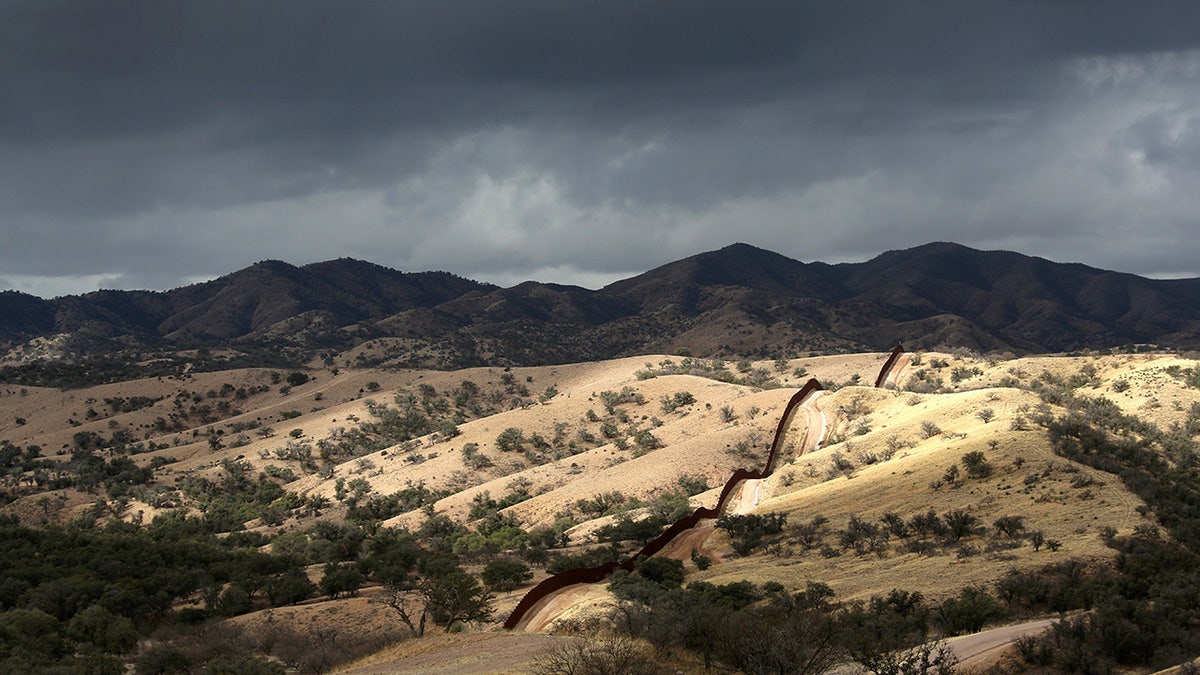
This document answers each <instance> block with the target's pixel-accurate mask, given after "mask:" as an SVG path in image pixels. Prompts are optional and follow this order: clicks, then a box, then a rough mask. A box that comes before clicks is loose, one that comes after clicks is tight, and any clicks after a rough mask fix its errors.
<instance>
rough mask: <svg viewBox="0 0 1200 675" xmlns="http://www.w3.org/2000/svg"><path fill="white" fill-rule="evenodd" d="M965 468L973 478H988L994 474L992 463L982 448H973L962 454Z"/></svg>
mask: <svg viewBox="0 0 1200 675" xmlns="http://www.w3.org/2000/svg"><path fill="white" fill-rule="evenodd" d="M962 465H963V468H965V469H966V470H967V475H968V476H970V477H971V478H987V477H988V476H990V475H992V465H991V464H989V463H988V461H987V457H986V456H985V455H984V454H983V451H981V450H972V451H971V452H968V453H966V454H965V455H963V456H962Z"/></svg>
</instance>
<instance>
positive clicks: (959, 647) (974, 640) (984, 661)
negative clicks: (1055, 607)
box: [946, 619, 1057, 669]
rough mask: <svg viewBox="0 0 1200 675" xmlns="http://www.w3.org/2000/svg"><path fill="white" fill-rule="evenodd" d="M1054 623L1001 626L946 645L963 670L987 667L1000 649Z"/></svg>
mask: <svg viewBox="0 0 1200 675" xmlns="http://www.w3.org/2000/svg"><path fill="white" fill-rule="evenodd" d="M1055 621H1057V619H1042V620H1040V621H1030V622H1027V623H1019V624H1016V625H1015V626H1001V627H1000V628H993V629H992V630H985V631H983V632H982V633H975V634H974V635H963V636H960V637H956V638H952V639H950V640H947V642H946V643H947V644H948V645H949V646H950V649H952V650H954V655H955V656H956V657H958V663H959V666H960V667H962V668H964V669H973V668H976V667H987V666H988V665H989V664H990V661H991V660H992V659H993V658H995V657H996V656H997V655H998V652H999V650H1000V649H1002V648H1004V647H1007V646H1008V645H1009V644H1011V643H1013V642H1015V641H1016V640H1017V638H1020V637H1023V636H1026V635H1036V634H1038V633H1041V632H1042V631H1045V630H1046V629H1047V628H1049V627H1050V626H1051V625H1052V624H1053V623H1054V622H1055Z"/></svg>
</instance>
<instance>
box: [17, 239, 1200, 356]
mask: <svg viewBox="0 0 1200 675" xmlns="http://www.w3.org/2000/svg"><path fill="white" fill-rule="evenodd" d="M49 336H65V338H66V339H67V340H68V342H69V343H70V344H71V345H72V349H71V353H72V354H73V355H75V356H86V355H88V354H92V353H101V352H113V351H122V350H124V351H128V350H130V349H133V350H138V349H169V348H183V347H201V346H203V347H228V348H234V349H248V348H268V349H280V348H284V347H286V348H289V349H292V350H295V351H296V352H297V353H313V352H317V351H332V352H338V351H341V350H346V349H350V348H353V347H354V346H355V345H359V344H362V343H364V342H366V341H369V340H373V339H376V338H399V339H401V340H402V343H401V344H393V345H392V346H391V347H390V350H389V351H388V353H387V354H386V355H377V356H373V357H371V358H372V359H374V360H373V361H372V363H376V364H377V363H390V364H394V365H411V366H426V367H428V366H432V367H461V366H470V365H481V364H485V363H486V364H513V365H518V364H530V363H564V362H572V361H588V360H596V359H606V358H612V357H617V356H623V355H630V354H637V353H652V352H660V353H661V352H667V353H674V352H676V351H679V350H684V349H686V350H689V351H690V352H692V353H694V354H696V355H702V356H710V357H732V356H739V357H741V356H745V357H755V356H759V357H768V356H776V355H785V354H797V353H808V352H813V351H816V352H837V351H850V350H856V351H857V350H887V349H891V348H892V347H893V346H895V345H896V344H897V343H900V342H903V343H904V344H905V345H906V346H908V347H909V348H912V349H930V348H935V347H938V346H959V347H966V348H970V349H975V350H979V351H1011V352H1014V353H1038V352H1060V351H1070V350H1080V349H1103V348H1111V347H1119V346H1123V345H1129V344H1135V343H1153V344H1157V345H1159V346H1162V347H1167V348H1177V349H1194V348H1196V347H1197V346H1200V279H1180V280H1154V279H1147V278H1144V277H1139V276H1135V275H1132V274H1123V273H1118V272H1111V271H1106V270H1101V269H1096V268H1092V267H1088V266H1086V265H1081V264H1072V263H1056V262H1051V261H1049V260H1045V259H1043V258H1037V257H1032V256H1027V255H1023V254H1020V253H1014V252H1009V251H980V250H976V249H972V248H968V247H966V246H961V245H958V244H953V243H946V242H936V243H930V244H926V245H923V246H918V247H915V248H910V249H905V250H899V251H888V252H885V253H883V254H881V255H879V256H877V257H875V258H873V259H872V260H869V261H867V262H863V263H842V264H836V265H831V264H826V263H822V262H813V263H803V262H800V261H797V260H793V259H791V258H787V257H786V256H782V255H779V254H778V253H774V252H771V251H767V250H764V249H761V248H757V247H754V246H750V245H748V244H740V243H739V244H732V245H730V246H726V247H724V248H722V249H719V250H716V251H708V252H704V253H700V254H697V255H694V256H690V257H688V258H684V259H682V260H679V261H676V262H672V263H669V264H666V265H662V266H660V267H657V268H655V269H652V270H649V271H647V272H645V273H643V274H639V275H637V276H634V277H631V278H628V279H623V280H621V281H617V282H615V283H612V284H610V285H608V286H606V287H604V288H602V289H600V290H596V291H592V290H588V289H584V288H579V287H574V286H564V285H559V284H544V283H538V282H526V283H523V284H520V285H518V286H514V287H512V288H500V287H497V286H494V285H491V284H485V283H480V282H476V281H472V280H470V279H464V278H462V277H459V276H455V275H453V274H449V273H445V272H419V273H406V272H399V271H396V270H392V269H389V268H387V267H383V266H380V265H376V264H373V263H369V262H364V261H360V260H352V259H345V258H343V259H338V260H330V261H326V262H320V263H313V264H310V265H305V266H303V267H296V266H293V265H290V264H288V263H285V262H280V261H272V260H268V261H263V262H260V263H256V264H254V265H251V266H250V267H247V268H245V269H242V270H239V271H236V272H233V273H231V274H228V275H225V276H223V277H221V278H219V279H214V280H213V281H209V282H205V283H202V284H196V285H192V286H187V287H183V288H177V289H174V290H169V291H161V292H149V291H96V292H93V293H88V294H85V295H78V296H66V297H61V298H55V299H53V300H43V299H41V298H37V297H34V296H31V295H27V294H24V293H18V292H15V291H5V292H0V348H2V349H3V350H4V351H7V350H9V349H12V348H15V347H19V346H20V345H21V344H22V343H25V342H27V341H29V340H33V339H35V338H40V337H49Z"/></svg>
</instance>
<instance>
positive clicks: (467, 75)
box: [0, 0, 1200, 295]
mask: <svg viewBox="0 0 1200 675" xmlns="http://www.w3.org/2000/svg"><path fill="white" fill-rule="evenodd" d="M0 82H3V83H4V86H3V87H2V88H0V175H3V176H5V179H4V180H3V181H0V241H3V246H0V288H19V289H21V290H26V291H30V292H34V293H38V294H41V295H55V294H60V293H69V292H81V291H86V290H90V289H94V288H97V287H106V288H113V287H116V288H169V287H173V286H178V285H181V284H184V283H188V282H190V281H194V280H196V279H203V278H208V277H212V276H216V275H219V274H222V273H225V272H229V271H232V270H234V269H237V268H240V267H242V266H245V265H248V264H250V263H253V262H255V261H257V260H262V259H266V258H278V259H283V260H288V261H290V262H293V263H297V264H301V263H307V262H312V261H317V260H325V259H330V258H336V257H340V256H351V257H357V258H363V259H366V260H371V261H373V262H377V263H380V264H384V265H388V266H392V267H397V268H400V269H404V270H410V271H419V270H429V269H443V270H448V271H453V272H456V273H458V274H461V275H464V276H468V277H472V278H475V279H479V280H485V281H493V282H496V283H501V284H504V285H511V284H513V283H517V282H520V281H522V280H525V279H531V278H532V279H538V280H541V281H555V282H560V283H579V284H582V285H586V286H590V287H596V286H599V285H603V284H604V283H607V282H609V281H612V280H615V279H617V278H620V277H623V276H627V275H629V274H632V273H637V272H640V271H643V270H645V269H648V268H650V267H653V266H655V265H658V264H662V263H664V262H667V261H670V260H674V259H678V258H680V257H683V256H687V255H690V254H693V253H696V252H699V251H703V250H709V249H713V248H718V247H720V246H723V245H725V244H728V243H731V242H733V241H745V242H748V243H752V244H755V245H759V246H763V247H765V248H770V249H772V250H775V251H778V252H780V253H783V254H785V255H788V256H790V257H794V258H797V259H801V260H815V259H821V260H827V261H838V260H859V259H864V258H867V257H870V256H872V255H874V254H876V253H878V252H880V251H883V250H886V249H890V248H902V247H908V246H914V245H918V244H922V243H926V242H928V241H935V240H952V241H957V242H961V243H965V244H968V245H972V246H976V247H981V248H1007V249H1013V250H1018V251H1021V252H1024V253H1029V254H1035V255H1042V256H1045V257H1048V258H1051V259H1055V260H1060V261H1081V262H1085V263H1088V264H1091V265H1095V266H1099V267H1106V268H1110V269H1117V270H1120V271H1127V272H1134V273H1138V274H1145V275H1153V276H1179V275H1186V276H1197V275H1200V263H1197V261H1198V260H1200V239H1197V237H1196V236H1195V233H1196V232H1197V231H1200V228H1198V227H1197V219H1198V218H1197V215H1196V214H1200V208H1198V207H1200V196H1198V194H1197V192H1198V191H1197V190H1196V189H1195V186H1196V185H1197V178H1198V173H1200V8H1196V6H1195V4H1194V3H1192V2H1144V3H1137V5H1136V6H1132V5H1130V4H1129V3H1125V2H1112V3H1102V2H1055V3H1046V2H1037V1H1032V0H1031V1H1029V2H986V1H979V2H970V3H963V2H957V1H950V0H947V1H945V2H933V1H921V2H912V3H895V2H888V1H882V0H881V1H877V2H872V1H866V0H861V1H851V2H836V3H829V2H778V3H771V2H761V3H743V2H705V3H695V2H683V1H678V2H665V1H663V2H657V1H656V2H638V3H590V2H589V3H582V2H580V3H563V2H558V1H556V0H546V1H541V2H534V1H530V2H522V1H514V2H505V3H467V2H405V3H354V4H347V3H336V2H325V3H317V2H296V1H289V2H273V3H272V2H262V3H243V2H233V1H230V2H209V1H205V2H199V1H194V2H183V3H160V2H154V1H152V0H147V1H145V2H141V3H137V2H131V3H124V4H121V5H111V4H109V5H90V4H88V3H71V2H45V1H42V0H29V1H26V2H21V1H16V2H7V3H3V4H0Z"/></svg>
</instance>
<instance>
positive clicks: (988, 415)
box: [975, 408, 996, 424]
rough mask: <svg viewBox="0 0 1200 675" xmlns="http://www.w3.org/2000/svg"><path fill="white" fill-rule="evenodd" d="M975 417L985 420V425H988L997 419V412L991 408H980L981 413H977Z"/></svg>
mask: <svg viewBox="0 0 1200 675" xmlns="http://www.w3.org/2000/svg"><path fill="white" fill-rule="evenodd" d="M975 416H976V417H978V418H979V419H981V420H983V423H984V424H987V423H988V422H991V421H992V420H993V419H995V417H996V411H995V410H992V409H991V408H980V409H979V412H976V413H975Z"/></svg>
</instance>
